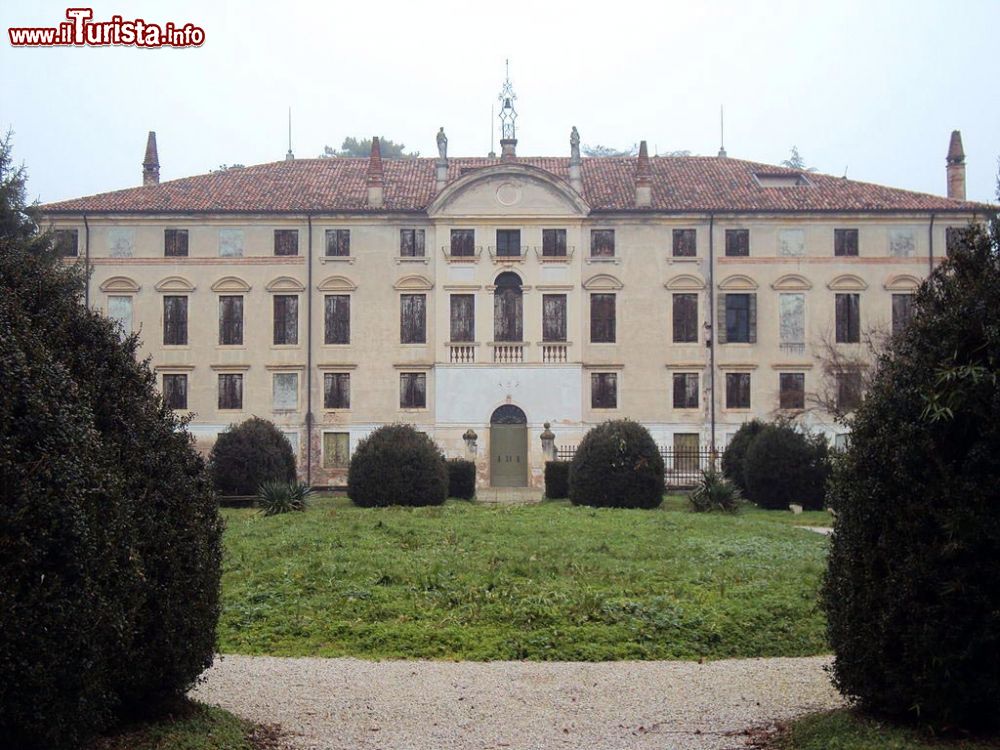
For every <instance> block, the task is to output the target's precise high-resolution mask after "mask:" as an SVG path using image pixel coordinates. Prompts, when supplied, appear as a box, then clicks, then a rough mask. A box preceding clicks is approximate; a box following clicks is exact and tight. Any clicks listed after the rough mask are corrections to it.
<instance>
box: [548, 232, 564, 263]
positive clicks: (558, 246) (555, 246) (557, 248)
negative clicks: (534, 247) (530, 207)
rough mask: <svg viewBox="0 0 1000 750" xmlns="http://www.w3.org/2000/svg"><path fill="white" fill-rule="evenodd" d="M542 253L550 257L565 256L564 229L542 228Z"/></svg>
mask: <svg viewBox="0 0 1000 750" xmlns="http://www.w3.org/2000/svg"><path fill="white" fill-rule="evenodd" d="M542 255H543V256H544V257H550V258H564V257H566V230H565V229H543V230H542Z"/></svg>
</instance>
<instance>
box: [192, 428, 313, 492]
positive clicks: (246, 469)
mask: <svg viewBox="0 0 1000 750" xmlns="http://www.w3.org/2000/svg"><path fill="white" fill-rule="evenodd" d="M208 463H209V466H210V467H211V471H212V480H213V482H214V483H215V489H216V491H217V492H218V493H219V494H220V495H255V494H257V490H258V489H260V487H261V485H263V484H264V483H265V482H286V483H287V482H294V481H295V453H294V452H293V451H292V445H291V443H289V442H288V438H286V437H285V436H284V435H282V434H281V430H279V429H278V428H277V427H276V426H275V425H274V423H272V422H268V421H267V420H266V419H261V418H260V417H250V419H248V420H246V421H245V422H241V423H240V424H238V425H230V427H229V428H228V429H226V430H223V431H222V432H221V433H219V437H218V438H216V440H215V445H213V446H212V452H211V454H210V456H209V459H208Z"/></svg>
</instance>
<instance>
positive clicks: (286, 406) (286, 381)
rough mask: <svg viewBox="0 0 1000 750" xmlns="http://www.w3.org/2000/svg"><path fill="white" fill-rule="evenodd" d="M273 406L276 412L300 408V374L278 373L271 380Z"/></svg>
mask: <svg viewBox="0 0 1000 750" xmlns="http://www.w3.org/2000/svg"><path fill="white" fill-rule="evenodd" d="M271 404H272V406H273V408H274V410H275V411H293V410H295V409H298V408H299V374H298V373H297V372H276V373H274V376H273V377H272V378H271Z"/></svg>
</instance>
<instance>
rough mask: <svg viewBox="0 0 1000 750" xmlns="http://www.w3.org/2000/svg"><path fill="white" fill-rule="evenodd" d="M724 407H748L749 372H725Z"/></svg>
mask: <svg viewBox="0 0 1000 750" xmlns="http://www.w3.org/2000/svg"><path fill="white" fill-rule="evenodd" d="M726 408H727V409H749V408H750V373H749V372H727V373H726Z"/></svg>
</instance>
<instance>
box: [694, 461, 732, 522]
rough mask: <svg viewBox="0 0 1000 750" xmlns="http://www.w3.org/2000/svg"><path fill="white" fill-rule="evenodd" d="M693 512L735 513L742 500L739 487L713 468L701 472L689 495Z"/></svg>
mask: <svg viewBox="0 0 1000 750" xmlns="http://www.w3.org/2000/svg"><path fill="white" fill-rule="evenodd" d="M690 500H691V510H693V511H694V512H695V513H710V512H712V511H722V512H723V513H736V512H737V511H738V510H739V509H740V504H741V503H742V502H743V495H742V494H741V493H740V490H739V488H738V487H737V486H736V485H735V484H734V483H733V482H731V481H729V480H728V479H726V478H725V477H724V476H723V475H722V474H721V473H720V472H718V471H716V470H715V469H714V468H709V469H705V470H703V471H702V472H701V479H700V480H699V481H698V484H697V486H696V487H695V488H694V490H692V492H691V495H690Z"/></svg>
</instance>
